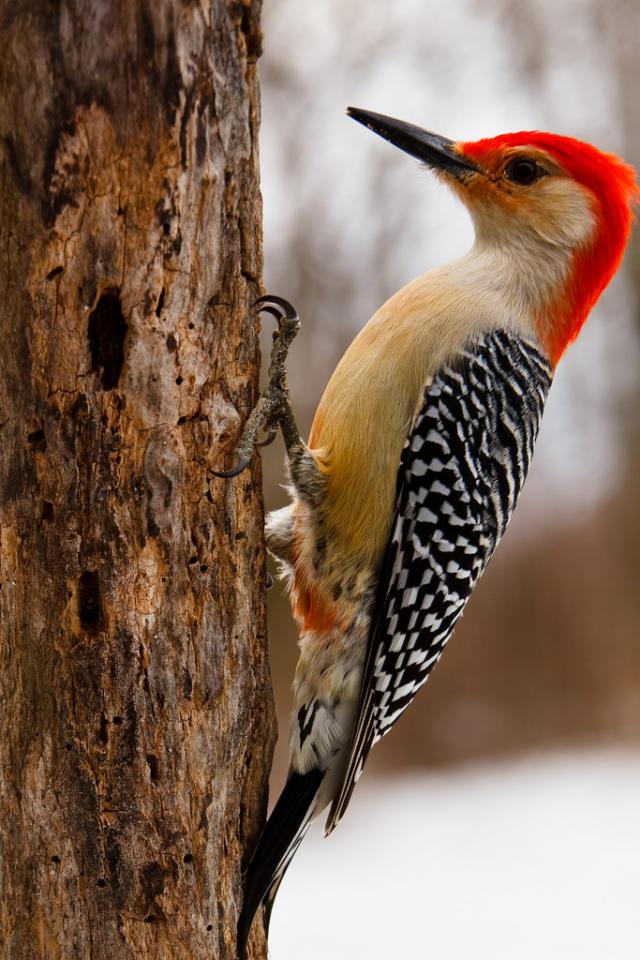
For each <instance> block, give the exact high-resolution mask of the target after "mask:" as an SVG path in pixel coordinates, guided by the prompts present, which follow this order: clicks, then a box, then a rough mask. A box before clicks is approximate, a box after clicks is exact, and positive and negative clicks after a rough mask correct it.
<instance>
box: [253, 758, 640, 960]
mask: <svg viewBox="0 0 640 960" xmlns="http://www.w3.org/2000/svg"><path fill="white" fill-rule="evenodd" d="M639 801H640V752H625V751H622V750H615V751H614V750H597V751H596V750H593V751H585V752H571V753H560V754H552V755H541V756H537V757H532V758H529V759H524V760H520V761H510V762H502V763H496V764H491V765H483V766H475V767H470V768H469V767H468V768H463V769H460V768H458V769H456V770H455V771H453V772H441V773H433V774H428V775H420V776H415V775H414V776H413V777H406V778H401V779H394V778H391V777H390V778H389V779H388V780H385V781H383V780H376V779H371V778H367V777H366V776H365V778H364V780H363V781H361V782H360V784H359V786H358V788H357V790H356V792H355V794H354V798H353V800H352V803H351V806H350V808H349V810H348V812H347V815H346V817H345V820H344V821H342V822H341V823H340V825H339V826H338V828H337V830H336V831H335V833H333V834H332V835H331V837H330V838H329V839H327V840H324V839H323V838H322V834H321V830H320V827H319V825H318V824H315V825H314V828H313V830H312V833H311V834H310V835H309V836H308V837H307V839H306V841H305V843H304V844H303V846H302V847H301V849H300V851H299V852H298V854H297V857H296V859H295V860H294V862H293V865H292V866H291V868H290V870H289V873H288V874H287V876H286V878H285V881H284V883H283V885H282V888H281V891H280V894H279V896H278V900H277V901H276V906H275V909H274V913H273V918H272V924H271V936H270V955H271V960H327V958H331V960H359V958H366V960H396V958H405V957H417V958H423V957H424V958H425V960H542V958H544V960H574V958H575V960H638V958H639V957H640V802H639Z"/></svg>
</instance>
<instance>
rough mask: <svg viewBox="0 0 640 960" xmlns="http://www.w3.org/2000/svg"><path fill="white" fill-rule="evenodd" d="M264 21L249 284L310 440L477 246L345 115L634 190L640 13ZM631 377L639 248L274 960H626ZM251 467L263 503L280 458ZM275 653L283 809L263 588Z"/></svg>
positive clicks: (280, 602)
mask: <svg viewBox="0 0 640 960" xmlns="http://www.w3.org/2000/svg"><path fill="white" fill-rule="evenodd" d="M263 25H264V49H265V52H264V56H263V59H262V60H261V66H260V70H261V81H262V101H263V120H262V133H261V155H262V183H263V195H264V212H265V254H266V269H265V283H266V288H267V290H268V291H269V292H271V293H277V294H280V295H282V296H285V297H287V298H288V299H290V300H291V301H292V302H293V303H294V304H295V305H296V307H297V309H298V312H299V313H300V316H301V318H302V320H303V327H302V331H301V333H300V335H299V337H298V340H297V341H296V343H295V344H294V347H293V349H292V351H291V355H290V361H289V377H290V384H291V389H292V394H293V399H294V406H295V409H296V412H297V416H298V420H299V423H300V426H301V429H302V430H303V433H304V434H306V432H307V430H308V427H309V424H310V422H311V419H312V416H313V411H314V409H315V406H316V404H317V402H318V400H319V397H320V395H321V393H322V390H323V388H324V385H325V384H326V381H327V379H328V377H329V375H330V373H331V371H332V369H333V367H334V366H335V364H336V362H337V360H338V359H339V357H340V356H341V354H342V352H343V351H344V349H345V347H346V346H347V345H348V343H349V342H350V341H351V340H352V338H353V337H354V335H355V334H356V332H357V331H358V330H359V329H360V327H361V326H362V325H363V324H364V323H365V322H366V320H367V319H368V318H369V317H370V316H371V314H372V313H373V312H374V311H375V309H377V307H378V306H379V305H380V304H381V303H382V302H383V301H384V300H386V299H387V298H388V297H389V296H390V295H391V294H392V293H394V292H395V291H396V290H397V289H398V288H399V287H401V286H402V285H403V284H405V283H406V282H408V281H409V280H411V279H412V278H413V277H414V276H416V275H417V274H419V273H422V272H423V271H424V270H425V269H427V268H429V267H430V266H434V265H436V264H438V263H441V262H443V261H445V260H448V259H451V258H453V257H456V256H458V255H460V254H462V253H463V252H464V251H465V249H467V248H468V246H469V245H470V244H471V242H472V238H473V234H472V228H471V224H470V222H469V219H468V216H467V214H466V212H465V211H464V210H463V208H462V207H461V206H460V205H459V204H458V203H457V202H456V201H455V200H454V199H453V197H452V196H451V195H449V194H448V193H447V191H446V190H445V189H444V188H443V187H442V185H441V184H437V183H436V182H435V180H434V178H433V177H432V176H431V175H430V174H429V173H427V172H426V171H423V170H422V169H421V168H420V167H419V165H418V164H417V163H416V162H415V161H413V160H411V159H410V158H408V157H406V156H405V155H403V154H401V153H400V152H399V151H397V150H395V149H393V148H392V147H390V146H389V145H388V144H385V143H384V142H383V141H381V140H380V139H379V138H377V137H375V136H374V135H373V134H371V133H369V132H368V131H366V130H365V129H363V128H362V127H361V126H359V125H357V124H356V123H354V122H353V121H350V120H348V119H347V118H346V117H345V114H344V111H345V108H346V106H347V105H350V104H351V105H354V106H360V107H364V108H368V109H371V110H375V111H379V112H382V113H388V114H391V115H392V116H397V117H400V118H402V119H405V120H408V121H411V122H414V123H417V124H420V125H422V126H425V127H427V128H429V129H432V130H434V131H436V132H438V133H442V134H445V135H446V136H449V137H452V138H454V139H465V140H469V139H474V138H477V137H481V136H492V135H495V134H497V133H501V132H505V131H510V130H518V129H536V128H538V129H547V130H552V131H555V132H558V133H564V134H569V135H572V136H576V137H578V138H580V139H584V140H589V141H592V142H594V143H595V144H597V145H598V146H600V147H601V148H603V149H605V150H610V151H613V152H618V153H620V154H621V155H622V156H624V157H625V158H626V159H627V160H628V161H630V162H632V163H634V164H635V165H636V167H638V168H640V123H639V122H638V110H637V101H638V96H639V94H640V59H639V58H638V56H637V38H638V37H639V36H640V5H638V4H637V2H635V0H608V2H607V3H606V4H602V3H600V2H598V0H565V2H564V3H563V4H558V3H557V2H554V0H448V2H447V3H446V4H445V3H436V2H434V0H394V2H393V3H389V2H388V0H312V2H309V3H304V4H303V3H300V0H265V7H264V17H263ZM269 333H270V331H269V330H266V331H265V341H264V343H265V349H266V351H267V352H268V347H269ZM639 372H640V231H638V230H637V231H636V235H635V239H634V241H633V243H632V245H631V247H630V249H629V252H628V254H627V257H626V260H625V264H624V268H623V270H622V271H621V272H620V273H619V274H618V276H617V277H616V279H615V281H614V282H613V283H612V285H611V287H610V288H609V289H608V290H607V291H606V293H605V294H604V296H603V297H602V299H601V301H600V303H599V304H598V307H597V309H596V311H595V312H594V314H593V315H592V316H591V318H590V319H589V321H588V323H587V326H586V328H585V330H584V331H583V333H582V335H581V337H580V339H579V340H578V342H577V344H576V345H575V346H574V347H572V348H571V350H570V351H569V352H568V354H567V356H566V357H565V358H564V359H563V361H562V363H561V365H560V368H559V371H558V376H557V378H556V382H555V383H554V385H553V387H552V390H551V394H550V398H549V402H548V406H547V410H546V414H545V418H544V422H543V426H542V430H541V435H540V439H539V442H538V447H537V451H536V456H535V458H534V463H533V467H532V470H531V473H530V476H529V479H528V481H527V485H526V487H525V491H524V493H523V495H522V497H521V500H520V503H519V506H518V510H517V511H516V514H515V517H514V519H513V521H512V523H511V525H510V527H509V530H508V533H507V535H506V537H505V540H504V541H503V543H502V545H501V546H500V549H499V550H498V552H497V555H496V557H495V559H494V560H493V561H492V563H491V566H490V568H489V570H488V572H487V573H486V574H485V575H484V577H483V579H482V581H481V583H480V586H479V587H478V589H477V590H476V593H475V595H474V597H473V599H472V600H471V602H470V603H469V605H468V607H467V612H466V614H465V617H464V621H463V622H462V623H461V625H460V626H459V627H458V629H457V631H456V636H455V639H454V640H453V641H452V642H451V643H450V644H449V646H448V648H447V653H446V656H445V657H444V658H443V660H442V662H441V664H439V665H438V668H437V670H436V671H435V673H434V675H433V677H432V679H431V680H430V681H429V683H428V685H427V687H426V688H425V689H424V690H423V691H421V693H420V695H419V696H418V698H417V700H416V702H415V703H414V704H413V705H412V707H411V708H410V709H409V710H408V711H407V713H406V714H405V715H404V717H403V718H402V719H401V720H400V722H399V723H398V725H397V727H396V728H395V729H394V731H393V733H392V734H391V736H389V737H388V738H386V739H385V740H384V741H383V742H382V743H381V744H380V745H379V746H377V747H376V749H375V750H374V752H373V754H372V756H371V757H370V759H369V762H368V765H367V773H366V775H365V777H364V778H363V780H362V781H361V782H360V784H359V787H358V790H357V791H356V794H355V796H354V800H353V801H352V805H351V808H350V810H349V814H348V816H347V817H346V819H345V821H344V822H343V823H342V824H341V825H340V828H339V830H338V831H337V832H336V833H335V834H334V835H333V836H332V838H331V840H330V841H328V842H327V843H322V842H318V839H317V837H313V838H311V839H310V840H309V841H307V843H306V844H305V845H304V846H303V848H302V849H301V852H300V853H299V854H298V857H297V859H296V861H295V862H294V865H293V867H292V868H291V870H290V873H289V874H288V876H287V881H286V882H285V884H284V885H283V888H282V893H281V895H280V899H279V901H278V904H277V906H276V910H275V912H274V919H273V933H272V955H273V957H274V958H275V960H289V958H291V960H293V958H294V957H295V958H296V960H297V958H301V957H302V956H304V957H305V958H308V960H312V958H314V957H316V956H317V957H320V956H323V957H326V955H327V951H328V950H331V951H332V954H334V955H336V956H345V957H350V956H353V955H354V954H355V955H359V954H360V953H362V954H366V955H367V956H368V957H371V958H373V957H383V956H384V957H385V958H388V957H389V956H390V955H392V956H396V955H397V956H403V955H404V954H408V953H409V952H410V951H411V953H412V955H414V954H415V953H416V952H417V953H418V955H423V954H424V955H425V956H428V957H429V958H430V960H443V958H451V960H457V958H462V957H463V956H464V957H467V956H470V955H473V956H474V957H484V956H491V957H492V958H493V960H497V958H502V957H505V958H506V957H509V958H513V957H514V956H515V957H518V958H524V957H529V956H531V957H534V956H536V957H539V956H540V955H541V953H542V952H543V951H544V955H545V956H547V957H551V958H555V957H563V958H564V957H574V956H575V957H580V958H581V960H586V958H590V957H591V956H593V957H594V958H595V957H596V956H598V957H599V958H601V957H602V956H606V957H608V958H614V960H626V958H627V957H628V958H632V957H633V958H634V960H637V957H638V956H640V923H639V922H638V911H637V895H638V891H639V890H640V825H639V824H640V816H639V812H640V793H639V789H638V788H639V787H640V629H639V627H638V624H639V622H640V590H639V585H638V573H639V570H640V560H639V557H640V498H639V495H638V467H639V464H640V421H639V419H638V416H637V410H638V401H639V399H640V377H639ZM263 462H264V465H265V498H266V505H267V508H268V509H272V508H275V507H277V506H280V505H281V504H283V503H285V502H286V495H285V494H284V492H283V490H282V489H281V487H280V486H279V484H281V483H282V481H283V454H282V446H281V444H280V443H279V442H278V443H276V444H274V445H273V446H272V447H269V448H267V449H266V450H265V451H264V452H263ZM270 642H271V663H272V668H273V673H274V686H275V693H276V701H277V706H278V719H279V728H280V741H279V744H278V750H277V756H276V763H275V766H274V773H273V780H272V792H273V796H274V797H275V795H276V794H277V791H278V790H279V788H280V787H281V785H282V782H283V778H284V776H285V773H286V762H287V759H286V755H287V743H286V739H287V737H286V730H287V724H288V714H289V709H290V701H291V696H290V689H289V688H290V684H291V680H292V677H293V671H294V667H295V661H296V653H297V652H296V632H295V629H294V626H293V623H292V621H291V617H290V614H289V610H288V604H287V602H286V600H285V599H284V598H283V596H282V592H281V590H280V587H279V586H276V588H275V589H274V590H272V591H271V594H270ZM387 853H388V856H387ZM377 911H379V913H378V912H377ZM541 911H542V913H541ZM377 916H380V923H379V924H378V923H376V922H374V921H375V919H376V917H377ZM578 917H581V918H582V919H581V920H580V921H579V922H578V919H577V918H578ZM309 930H312V931H313V937H312V942H311V943H310V944H307V947H308V949H307V947H305V950H304V951H303V952H302V953H301V952H300V949H299V948H300V942H301V941H300V937H303V936H308V935H309ZM303 931H306V933H304V932H303ZM418 937H419V940H416V938H418ZM501 937H502V939H501ZM503 941H504V942H503ZM336 943H338V944H341V946H340V949H337V950H336ZM349 944H351V946H349ZM343 946H344V949H343ZM605 946H606V949H605Z"/></svg>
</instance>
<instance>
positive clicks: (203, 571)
mask: <svg viewBox="0 0 640 960" xmlns="http://www.w3.org/2000/svg"><path fill="white" fill-rule="evenodd" d="M208 569H209V567H208V566H207V565H206V563H202V564H200V573H206V572H207V570H208Z"/></svg>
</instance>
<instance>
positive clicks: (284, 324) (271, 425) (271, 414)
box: [212, 296, 301, 479]
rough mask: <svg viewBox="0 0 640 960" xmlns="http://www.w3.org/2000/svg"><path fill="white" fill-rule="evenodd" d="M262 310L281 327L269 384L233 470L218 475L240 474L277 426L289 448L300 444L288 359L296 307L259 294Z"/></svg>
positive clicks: (295, 327)
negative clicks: (289, 380) (290, 399)
mask: <svg viewBox="0 0 640 960" xmlns="http://www.w3.org/2000/svg"><path fill="white" fill-rule="evenodd" d="M253 306H254V307H255V308H258V310H259V312H260V313H270V314H272V316H274V317H275V318H276V320H277V321H278V329H277V330H274V333H273V346H272V347H271V362H270V364H269V385H268V386H267V388H266V390H264V391H263V392H262V393H261V394H260V397H259V398H258V402H257V403H256V405H255V407H254V408H253V410H252V411H251V413H250V414H249V416H248V418H247V422H246V423H245V426H244V430H243V431H242V436H241V437H240V441H239V443H238V445H237V447H236V451H235V453H236V464H235V466H234V467H232V468H231V469H230V470H213V471H212V473H213V475H214V476H215V477H222V478H224V479H228V478H229V477H237V476H238V474H240V473H242V471H243V470H246V468H247V467H248V466H249V464H250V463H251V457H252V456H253V452H254V450H255V448H256V447H257V446H260V447H265V446H267V445H268V444H270V443H272V442H273V441H274V439H275V436H276V433H277V428H278V426H280V427H281V429H282V433H283V436H284V440H285V444H286V446H287V450H289V449H290V447H291V446H294V445H296V444H300V443H301V441H300V435H299V433H298V429H297V427H296V422H295V419H294V416H293V410H292V409H291V404H290V402H289V388H288V386H287V371H286V362H287V354H288V352H289V347H290V346H291V343H292V341H293V339H294V338H295V336H296V334H297V332H298V330H299V329H300V320H299V319H298V314H297V313H296V311H295V309H294V307H292V306H291V304H290V303H289V302H288V301H287V300H284V299H283V298H282V297H269V296H267V297H260V299H259V300H256V302H255V303H254V305H253ZM261 430H264V431H266V434H267V435H266V437H265V439H264V440H258V434H259V433H260V431H261Z"/></svg>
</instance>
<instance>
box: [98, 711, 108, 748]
mask: <svg viewBox="0 0 640 960" xmlns="http://www.w3.org/2000/svg"><path fill="white" fill-rule="evenodd" d="M98 740H99V741H100V743H108V741H109V728H108V726H107V718H106V717H105V715H104V713H103V714H102V716H101V717H100V726H99V728H98Z"/></svg>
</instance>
